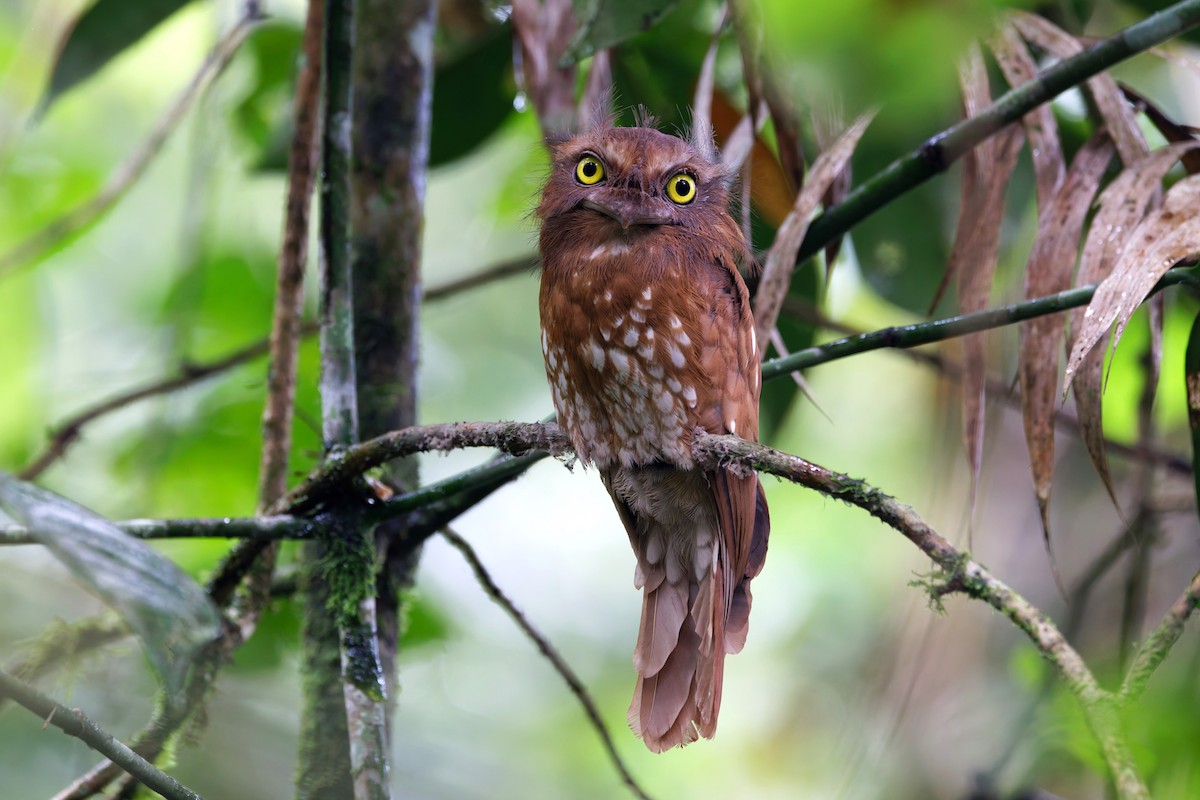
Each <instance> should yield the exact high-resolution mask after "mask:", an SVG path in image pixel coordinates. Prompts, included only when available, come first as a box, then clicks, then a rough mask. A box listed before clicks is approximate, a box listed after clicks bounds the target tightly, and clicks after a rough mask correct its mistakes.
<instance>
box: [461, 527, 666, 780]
mask: <svg viewBox="0 0 1200 800" xmlns="http://www.w3.org/2000/svg"><path fill="white" fill-rule="evenodd" d="M441 534H442V537H443V538H444V539H445V540H446V541H447V542H449V543H450V545H451V546H452V547H453V548H454V549H455V550H457V551H458V552H459V553H461V554H462V557H463V558H464V559H466V561H467V563H468V564H469V565H470V566H471V570H472V571H473V572H474V573H475V578H476V580H478V581H479V585H480V587H481V588H482V589H483V591H484V592H485V593H486V594H487V596H488V597H490V598H492V600H493V601H494V602H495V603H496V605H498V606H500V607H501V608H502V609H504V612H505V613H506V614H508V616H509V617H510V618H511V619H512V621H513V622H515V623H516V624H517V627H518V628H520V629H521V630H522V631H523V632H524V633H525V635H526V636H528V637H529V638H530V640H532V641H533V643H534V645H535V646H536V647H537V649H538V651H539V652H540V653H541V654H542V655H543V656H545V657H546V660H547V661H549V662H550V665H551V666H553V667H554V669H555V671H557V672H558V674H559V675H560V676H562V679H563V680H564V681H566V682H567V686H569V687H570V688H571V693H572V694H574V695H575V697H576V699H578V700H579V704H580V705H582V706H583V711H584V713H585V714H587V717H588V720H589V721H590V722H591V723H592V727H593V728H595V729H596V733H597V734H598V735H599V736H600V739H601V741H602V742H603V743H604V749H605V750H607V751H608V757H609V758H610V759H611V760H612V762H613V766H614V767H616V769H617V772H619V773H620V775H621V780H622V781H624V783H625V785H626V786H628V787H629V790H630V791H631V792H633V794H634V795H635V796H637V797H639V798H641V800H650V798H649V796H648V795H647V794H646V792H645V791H644V790H643V789H642V787H641V786H639V785H638V782H637V781H636V780H634V778H633V775H632V774H630V772H629V769H628V768H627V767H626V766H625V762H624V761H622V760H621V756H620V754H619V753H617V746H616V745H615V744H614V743H613V740H612V737H611V736H609V733H608V728H607V727H606V726H605V725H604V720H603V719H601V717H600V711H599V710H598V709H597V708H596V704H595V703H594V702H592V698H591V696H590V695H589V694H588V691H587V688H586V687H585V686H584V685H583V681H581V680H579V676H578V675H576V674H575V671H574V670H573V669H571V666H570V665H569V664H568V663H567V662H566V661H564V660H563V657H562V656H561V655H560V654H559V652H558V650H556V649H555V648H554V645H552V644H551V643H550V642H549V640H547V639H546V637H545V636H543V635H542V634H541V632H540V631H538V629H537V628H535V627H534V626H533V623H531V622H530V621H529V620H528V618H526V616H525V615H524V614H523V613H522V612H521V610H520V609H519V608H517V607H516V606H515V605H513V602H512V600H510V599H509V597H508V595H506V594H505V593H504V591H503V590H502V589H501V588H500V587H499V586H498V585H496V582H495V581H494V580H493V579H492V576H491V574H489V573H488V571H487V567H485V566H484V565H483V562H482V561H480V560H479V555H478V554H477V553H476V552H475V549H474V548H473V547H471V544H470V542H468V541H467V540H466V539H464V538H463V537H461V536H459V535H458V534H457V533H455V532H454V531H452V530H451V529H450V528H443V529H442V531H441Z"/></svg>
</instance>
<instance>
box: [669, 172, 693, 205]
mask: <svg viewBox="0 0 1200 800" xmlns="http://www.w3.org/2000/svg"><path fill="white" fill-rule="evenodd" d="M667 197H669V198H671V202H672V203H678V204H679V205H681V206H685V205H687V204H688V203H690V202H692V201H693V200H695V199H696V179H695V178H693V177H692V176H691V175H688V174H686V173H683V172H677V173H675V174H674V175H672V176H671V179H670V180H669V181H667Z"/></svg>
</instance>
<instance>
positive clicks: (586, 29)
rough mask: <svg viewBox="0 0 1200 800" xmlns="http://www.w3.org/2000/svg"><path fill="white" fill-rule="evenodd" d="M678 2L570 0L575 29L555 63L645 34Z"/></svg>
mask: <svg viewBox="0 0 1200 800" xmlns="http://www.w3.org/2000/svg"><path fill="white" fill-rule="evenodd" d="M678 4H679V0H574V3H573V5H574V8H575V18H576V19H578V20H579V30H578V31H577V32H576V33H575V38H574V39H573V40H572V41H571V45H570V46H569V47H568V48H567V52H566V53H565V54H564V55H563V57H562V61H561V62H560V63H559V66H562V67H567V66H570V65H571V64H574V63H575V62H577V61H580V60H581V59H584V58H587V57H588V56H590V55H592V54H593V53H595V52H596V51H597V50H603V49H604V48H606V47H612V46H613V45H616V44H620V43H621V42H624V41H627V40H629V39H632V38H633V37H634V36H637V35H638V34H639V33H645V32H646V31H648V30H650V29H651V28H653V27H654V26H655V25H657V24H658V23H659V22H660V21H661V20H662V18H663V17H665V16H666V15H667V14H668V13H669V12H670V11H671V10H672V9H674V8H675V6H676V5H678Z"/></svg>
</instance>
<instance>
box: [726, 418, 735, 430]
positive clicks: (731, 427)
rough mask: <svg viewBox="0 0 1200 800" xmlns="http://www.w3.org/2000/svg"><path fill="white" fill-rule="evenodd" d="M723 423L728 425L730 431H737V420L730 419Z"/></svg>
mask: <svg viewBox="0 0 1200 800" xmlns="http://www.w3.org/2000/svg"><path fill="white" fill-rule="evenodd" d="M725 424H726V425H727V426H728V427H729V432H730V433H737V420H735V419H731V420H729V421H728V422H726V423H725Z"/></svg>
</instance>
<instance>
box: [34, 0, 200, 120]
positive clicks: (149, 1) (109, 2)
mask: <svg viewBox="0 0 1200 800" xmlns="http://www.w3.org/2000/svg"><path fill="white" fill-rule="evenodd" d="M189 2H191V0H96V2H95V3H93V4H92V5H91V7H90V8H88V9H87V10H86V11H84V12H83V13H82V14H80V15H79V17H78V18H77V19H76V20H75V24H74V25H73V26H72V27H71V30H70V31H69V32H68V33H67V35H66V37H65V39H64V40H63V43H62V46H61V47H60V48H59V51H58V60H57V61H56V62H55V64H54V72H53V73H52V74H51V76H50V85H49V87H48V88H47V89H46V96H45V97H44V98H42V106H41V110H42V111H43V112H44V111H45V110H46V109H47V108H48V107H49V106H50V104H51V103H52V102H54V101H55V100H57V99H58V98H59V97H60V96H61V95H62V94H63V93H65V92H66V91H67V90H68V89H70V88H72V87H73V86H75V85H76V84H77V83H81V82H83V81H85V80H87V79H88V78H90V77H91V76H92V75H93V74H95V73H96V72H99V71H100V70H101V69H102V68H103V67H104V66H105V65H106V64H107V63H108V62H109V61H112V60H113V59H114V58H116V57H117V56H118V55H120V54H121V52H122V51H124V50H125V49H126V48H128V47H131V46H132V45H134V44H136V43H137V42H138V40H139V39H141V38H142V37H143V36H145V35H146V34H147V33H149V32H150V31H152V30H153V29H154V28H155V27H157V26H158V25H159V23H161V22H162V21H163V20H165V19H167V18H168V17H170V16H171V15H172V14H174V13H175V12H176V11H178V10H179V9H181V8H183V7H184V6H185V5H187V4H188V3H189Z"/></svg>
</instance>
